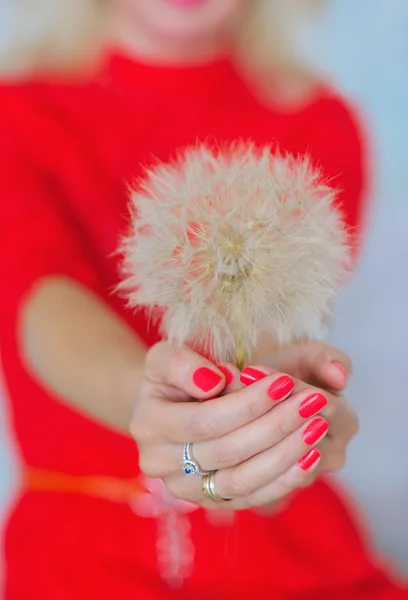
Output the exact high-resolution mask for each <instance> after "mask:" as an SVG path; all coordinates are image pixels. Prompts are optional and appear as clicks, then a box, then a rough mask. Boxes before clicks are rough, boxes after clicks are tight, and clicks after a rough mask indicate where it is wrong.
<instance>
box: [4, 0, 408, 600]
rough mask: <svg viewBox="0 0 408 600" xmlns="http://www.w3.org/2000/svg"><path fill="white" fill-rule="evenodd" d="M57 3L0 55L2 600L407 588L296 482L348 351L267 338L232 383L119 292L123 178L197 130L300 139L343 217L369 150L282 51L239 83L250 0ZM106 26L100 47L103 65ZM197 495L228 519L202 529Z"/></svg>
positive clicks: (313, 489) (357, 191)
mask: <svg viewBox="0 0 408 600" xmlns="http://www.w3.org/2000/svg"><path fill="white" fill-rule="evenodd" d="M57 4H58V9H57V8H56V5H57ZM61 4H62V6H61V7H60V6H59V3H51V2H50V3H48V2H43V3H42V5H41V4H40V3H39V4H38V6H36V8H35V10H36V12H35V14H34V15H31V16H33V17H35V18H36V20H35V23H36V24H37V29H35V27H32V29H30V30H29V32H25V36H24V43H21V42H20V43H17V44H16V45H13V40H10V44H9V46H8V47H7V48H6V50H7V52H6V53H5V60H6V59H7V60H6V63H7V65H8V66H9V67H10V68H12V74H18V73H19V74H20V76H22V77H21V81H18V82H15V83H11V81H10V77H9V81H5V83H4V85H3V88H2V91H1V97H2V107H3V110H2V116H1V131H2V147H1V160H0V165H1V166H0V170H1V176H0V186H1V188H2V193H1V198H2V208H1V213H0V214H1V216H0V227H1V237H0V240H1V242H0V243H1V248H2V252H3V255H4V256H5V257H7V260H4V261H2V266H1V277H2V282H3V286H2V298H1V302H0V307H1V308H0V316H1V333H0V339H1V347H2V360H3V365H4V373H5V378H6V383H7V387H8V392H9V397H10V401H11V410H12V419H13V426H14V430H15V433H16V436H17V439H18V442H19V448H20V452H21V459H22V466H23V468H22V471H23V485H22V490H21V493H20V495H19V497H18V498H17V499H16V502H15V505H14V507H13V511H12V513H11V516H10V519H9V522H8V524H7V528H6V543H5V550H6V566H7V580H6V589H5V598H6V600H20V599H23V598H24V599H26V598H28V597H33V598H41V599H42V600H47V599H48V598H49V599H50V600H51V599H53V600H54V599H57V598H58V600H65V599H67V600H68V599H69V600H71V599H74V598H75V599H79V598H84V599H87V600H90V599H93V598H98V599H101V598H111V597H112V596H116V597H118V598H123V599H126V598H135V597H136V598H143V599H144V598H146V599H153V598H154V599H156V598H157V599H159V598H160V599H161V598H170V597H173V596H175V597H178V598H203V597H219V598H249V597H256V598H258V599H262V598H276V599H282V600H283V599H309V598H310V599H313V600H319V599H322V600H323V599H325V600H326V599H327V600H329V599H330V600H336V599H340V598H341V599H342V600H343V599H344V598H348V599H350V600H352V599H354V598H361V599H362V598H364V599H365V598H373V599H375V598H378V599H385V598H387V599H388V598H390V599H391V598H400V597H401V598H405V597H407V594H406V592H404V591H403V590H402V589H399V588H398V587H397V586H396V584H394V583H392V582H391V580H390V578H389V577H388V575H386V574H385V572H383V571H382V570H381V568H380V567H379V566H378V564H377V563H376V562H375V561H374V559H373V558H372V557H371V556H370V555H369V553H368V551H367V550H366V548H365V545H364V544H363V542H362V540H361V535H360V534H359V533H358V531H357V530H356V528H355V526H354V524H353V521H352V519H351V517H350V516H349V514H348V512H347V509H346V508H345V504H343V502H342V500H341V499H340V497H339V496H338V494H337V493H336V492H335V491H333V489H332V488H331V487H329V486H328V484H326V483H323V482H321V481H319V482H317V483H315V484H314V485H310V484H311V483H312V482H313V481H314V480H315V479H316V477H317V475H318V474H319V473H320V472H321V471H325V470H335V469H336V468H338V467H339V466H341V464H342V462H343V460H344V454H345V448H346V446H347V443H348V441H349V439H350V438H351V437H352V435H353V434H354V432H355V429H356V420H355V416H354V414H353V411H352V410H351V409H350V408H349V407H348V405H347V403H346V401H345V400H344V399H343V398H341V397H340V396H339V395H338V394H337V393H336V392H340V391H341V390H342V389H343V388H344V387H345V385H346V383H347V378H348V374H349V372H350V364H349V361H348V359H347V357H345V356H344V355H343V354H342V353H340V352H339V351H337V350H335V349H332V348H329V347H326V346H325V345H324V344H318V343H315V344H309V345H303V346H299V347H294V348H290V349H288V350H287V351H286V352H282V353H280V354H279V355H275V356H272V357H271V356H269V357H267V354H268V352H266V353H264V352H263V351H262V348H261V347H260V348H259V358H258V359H257V361H258V362H259V365H258V366H257V365H255V368H254V367H251V368H249V369H246V370H245V371H244V372H243V373H242V374H241V375H240V374H239V373H238V372H237V371H236V370H235V369H234V368H233V367H232V366H231V365H222V366H221V367H220V368H218V367H216V366H214V365H212V364H210V363H208V362H207V361H206V360H205V359H204V358H202V357H199V356H198V355H195V354H194V353H191V352H189V351H187V350H184V351H182V352H181V353H174V352H172V351H171V350H170V349H169V347H168V346H167V345H166V344H165V343H159V335H158V333H157V331H156V330H154V329H153V328H151V327H149V326H148V321H147V319H146V316H145V315H144V314H143V313H137V314H135V315H134V314H131V313H129V312H128V311H127V310H126V309H125V307H124V306H123V303H122V301H121V300H120V299H119V298H118V297H117V296H115V295H113V294H112V289H113V288H114V287H115V286H116V285H117V283H118V263H117V256H116V255H115V253H114V251H115V249H116V247H117V245H118V240H119V239H120V236H121V235H123V232H124V231H125V230H126V225H127V220H126V214H127V208H126V206H127V195H126V183H127V182H128V181H130V180H131V179H132V177H134V176H137V175H139V174H140V173H141V168H142V166H143V165H146V164H148V163H149V161H151V160H152V158H159V159H161V160H167V159H169V157H171V156H172V155H173V153H174V151H175V150H176V149H177V148H180V147H183V146H185V145H187V144H191V143H194V142H195V141H196V140H197V138H199V139H205V140H206V141H211V140H214V141H216V142H222V141H223V140H229V139H236V138H238V137H239V138H251V139H253V140H255V141H256V142H257V143H259V144H262V143H271V142H276V143H277V144H279V146H280V147H281V148H284V149H285V150H288V151H291V152H301V153H304V152H306V151H307V152H310V153H311V155H312V157H313V159H314V160H315V161H316V162H318V163H319V164H320V165H321V166H322V168H323V169H324V171H325V172H326V174H327V175H328V176H332V177H336V178H337V179H336V181H337V182H338V184H339V187H340V188H341V189H343V190H344V191H343V193H342V197H341V201H342V205H343V208H344V215H345V220H346V222H347V224H348V225H350V226H352V227H357V226H358V224H359V222H360V214H361V194H362V181H363V172H362V158H361V140H360V137H359V133H358V130H357V128H356V125H355V122H354V119H353V117H352V115H351V113H350V111H349V109H348V108H347V107H346V105H345V104H344V103H343V101H342V100H341V99H340V98H338V97H337V96H336V95H335V94H334V93H333V92H332V91H330V90H328V89H326V88H325V87H324V86H321V85H317V84H316V85H315V84H312V81H311V80H310V78H309V77H308V76H306V75H304V74H303V73H302V77H301V78H300V77H299V76H298V75H299V71H298V70H297V69H292V68H291V67H289V65H288V63H287V61H286V58H285V59H284V57H283V55H281V54H279V55H278V54H276V56H277V57H278V58H279V60H277V61H276V62H275V63H274V65H273V69H272V72H271V75H270V76H268V78H267V80H266V81H267V83H266V85H264V86H261V85H259V84H258V82H259V81H261V79H262V78H261V75H260V73H256V74H255V75H254V74H253V73H252V76H251V77H250V76H249V74H248V71H247V70H246V69H247V66H248V59H249V57H248V52H246V56H245V59H246V60H243V59H242V54H241V52H240V51H237V52H235V51H234V50H233V49H234V48H238V46H239V44H238V42H236V37H239V40H242V39H244V38H243V36H244V33H243V32H242V35H239V36H237V31H240V32H241V29H243V23H247V22H248V16H250V15H252V16H253V15H255V5H254V4H253V3H252V2H248V1H246V0H150V1H149V2H148V3H147V2H145V0H109V1H106V2H104V3H102V2H91V1H89V2H84V1H83V0H81V2H78V3H73V2H71V3H68V2H67V3H65V5H64V4H63V3H61ZM45 5H47V6H45ZM13 6H14V5H13ZM268 6H270V3H269V4H268ZM15 10H18V5H17V6H16V8H15ZM24 10H25V9H24ZM59 10H61V11H64V10H65V11H67V15H62V13H60V12H59ZM70 10H73V11H74V13H75V17H76V19H75V23H74V24H73V25H72V22H71V21H70V19H69V14H68V13H69V12H70ZM81 11H82V12H81ZM98 11H99V12H98ZM101 11H106V12H105V14H104V15H102V14H101ZM108 11H109V13H110V14H107V12H108ZM247 11H248V12H247ZM22 16H24V17H25V20H24V23H32V21H31V20H30V15H28V14H27V13H24V12H23V15H22ZM71 16H72V15H71ZM102 16H103V17H107V18H105V19H103V18H102ZM53 17H56V20H55V22H53ZM42 21H43V22H42ZM89 22H91V23H92V27H91V28H90V27H89V26H88V24H89ZM102 22H103V23H104V27H102V26H101V27H99V23H101V24H102ZM40 25H44V27H42V26H40ZM45 25H46V26H47V27H48V29H47V31H46V30H45V29H46V27H45ZM57 25H59V26H60V29H59V30H58V31H57V28H56V26H57ZM71 25H72V27H71ZM61 27H62V28H61ZM102 29H103V30H104V36H103V37H104V40H106V38H107V33H106V29H107V30H108V37H109V42H104V43H103V44H101V45H100V52H99V53H98V57H96V56H95V53H94V49H95V48H97V47H99V44H97V42H96V40H97V39H98V40H100V39H101V37H102V33H101V30H102ZM52 33H54V36H55V37H54V39H52V37H51V34H52ZM30 36H31V37H30ZM71 46H73V48H72V47H71ZM89 47H91V48H92V53H88V52H86V56H87V57H88V56H89V57H90V60H89V61H88V60H86V61H85V60H84V61H82V60H81V61H80V62H81V63H82V62H83V63H84V64H86V67H84V69H83V70H82V69H81V77H79V76H76V77H74V76H73V75H72V74H71V72H70V68H71V67H75V68H74V69H73V71H76V69H77V67H78V62H77V59H78V58H79V57H81V58H82V57H83V56H84V53H85V51H86V50H88V49H89ZM283 47H284V46H283V45H279V49H281V48H283ZM107 48H108V49H107ZM100 57H101V60H100V61H99V58H100ZM96 58H98V60H97V61H96V60H95V59H96ZM241 68H242V73H241ZM294 72H296V73H297V76H296V78H293V77H292V74H293V73H294ZM299 82H301V85H300V86H299V85H298V84H299ZM292 83H295V84H296V85H292ZM288 93H289V94H290V110H284V109H283V108H282V101H283V99H285V103H288V102H289V100H288ZM305 94H307V95H306V98H305ZM301 98H302V102H301V103H300V99H301ZM147 347H151V350H149V352H147V350H146V349H147ZM265 348H266V349H267V350H268V351H269V354H271V352H270V342H269V341H268V340H265ZM266 364H268V365H269V367H271V366H272V367H274V369H275V370H272V369H271V368H268V367H267V366H262V365H266ZM288 374H289V375H288ZM302 381H303V382H305V383H302ZM249 384H253V385H249ZM313 386H319V387H318V388H315V387H313ZM320 388H325V389H327V390H328V391H327V392H326V393H325V394H322V391H321V389H320ZM330 390H331V391H330ZM223 392H228V393H227V394H226V395H221V397H218V398H216V399H214V400H212V401H211V402H207V403H205V402H204V403H192V402H189V400H191V398H194V399H201V400H206V399H209V398H215V397H217V396H220V394H222V393H223ZM271 406H272V409H271ZM132 413H133V419H132ZM131 421H132V426H131V430H132V433H133V436H134V438H135V439H136V441H137V444H138V448H137V449H136V446H135V445H134V442H133V441H132V440H131V439H130V437H128V436H127V435H126V432H127V431H128V430H129V426H130V423H131ZM328 427H329V433H328ZM186 443H193V444H194V450H193V454H194V457H193V458H194V460H195V461H197V465H199V466H200V467H201V468H202V469H204V470H210V471H212V472H215V471H216V473H215V479H214V481H213V483H214V488H212V489H211V490H209V491H210V492H211V493H212V497H213V499H212V500H211V499H210V500H209V499H208V498H206V497H205V496H204V494H203V489H202V481H201V479H200V477H188V476H187V475H185V474H184V473H183V472H182V470H181V466H182V450H183V444H186ZM138 465H139V466H138ZM140 471H142V472H143V473H144V474H145V475H147V476H148V477H150V478H159V479H162V480H163V481H164V483H165V485H166V487H167V489H168V490H170V491H171V492H172V494H173V495H174V496H175V497H178V498H181V499H183V500H189V501H192V502H193V503H194V505H193V506H192V505H191V504H183V503H181V504H180V503H177V501H175V500H174V496H166V494H165V493H163V491H162V489H161V488H160V486H159V487H157V489H156V487H155V486H156V483H155V480H154V481H153V482H150V481H147V480H145V479H143V477H142V476H141V474H140ZM307 485H310V487H308V488H307V489H305V490H304V491H302V492H299V493H297V494H295V495H294V497H293V498H292V496H291V493H292V492H295V491H297V490H298V489H299V488H301V487H304V486H307ZM207 491H208V490H207ZM211 493H210V496H211ZM207 495H208V494H207ZM222 498H228V499H231V500H230V501H228V503H226V502H225V501H222ZM282 498H283V499H285V500H286V501H287V502H288V504H287V505H284V506H283V507H281V508H280V509H279V508H278V507H277V506H276V504H275V502H276V501H278V500H280V499H282ZM214 499H215V500H217V501H214ZM198 505H202V506H205V507H206V508H208V509H214V511H215V509H217V508H221V509H224V510H225V509H226V508H233V509H237V512H236V514H235V516H234V519H233V520H232V521H231V519H229V518H225V519H224V518H221V519H214V517H213V518H212V519H211V520H210V519H209V518H208V515H207V514H206V512H205V511H203V510H202V509H198V508H197V506H198ZM248 508H251V509H252V510H245V509H248ZM222 512H223V511H222Z"/></svg>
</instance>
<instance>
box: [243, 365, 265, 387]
mask: <svg viewBox="0 0 408 600" xmlns="http://www.w3.org/2000/svg"><path fill="white" fill-rule="evenodd" d="M264 377H266V373H263V372H262V371H258V369H254V368H253V367H245V369H244V370H243V371H242V373H241V375H240V378H239V379H240V381H241V383H243V384H244V385H252V384H253V383H255V382H256V381H259V380H260V379H263V378H264Z"/></svg>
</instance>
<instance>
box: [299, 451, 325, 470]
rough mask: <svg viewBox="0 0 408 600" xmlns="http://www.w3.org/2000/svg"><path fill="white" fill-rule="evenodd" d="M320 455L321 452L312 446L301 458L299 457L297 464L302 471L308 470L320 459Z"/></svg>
mask: <svg viewBox="0 0 408 600" xmlns="http://www.w3.org/2000/svg"><path fill="white" fill-rule="evenodd" d="M320 456H321V454H320V452H319V450H318V449H317V448H312V449H311V450H309V452H307V453H306V454H305V455H304V457H303V458H301V459H300V461H299V462H298V465H299V467H300V468H301V469H302V470H303V471H308V470H309V469H311V468H312V467H313V465H315V464H316V463H317V461H318V460H319V459H320Z"/></svg>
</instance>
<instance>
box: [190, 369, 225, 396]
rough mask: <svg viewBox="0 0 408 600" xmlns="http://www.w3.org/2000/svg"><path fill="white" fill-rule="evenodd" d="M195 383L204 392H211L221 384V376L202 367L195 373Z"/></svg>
mask: <svg viewBox="0 0 408 600" xmlns="http://www.w3.org/2000/svg"><path fill="white" fill-rule="evenodd" d="M193 381H194V383H195V384H196V386H197V387H198V388H200V390H202V391H203V392H210V391H211V390H213V389H214V388H215V387H216V386H217V385H218V384H219V383H220V381H221V375H218V373H216V372H215V371H213V370H212V369H209V368H208V367H200V368H199V369H197V371H195V372H194V374H193Z"/></svg>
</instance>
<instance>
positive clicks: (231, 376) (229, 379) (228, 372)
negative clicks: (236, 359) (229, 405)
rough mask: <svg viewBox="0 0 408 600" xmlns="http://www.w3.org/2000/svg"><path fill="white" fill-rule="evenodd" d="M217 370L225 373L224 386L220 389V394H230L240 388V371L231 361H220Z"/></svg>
mask: <svg viewBox="0 0 408 600" xmlns="http://www.w3.org/2000/svg"><path fill="white" fill-rule="evenodd" d="M218 368H219V370H220V371H222V372H223V373H224V375H225V381H226V387H225V388H224V389H223V390H222V392H221V394H220V395H223V396H224V395H225V394H230V393H231V392H237V391H238V390H240V389H242V383H241V382H240V379H239V378H240V375H241V371H240V370H239V369H237V367H236V366H235V365H233V364H231V363H222V364H221V365H219V366H218Z"/></svg>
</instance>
